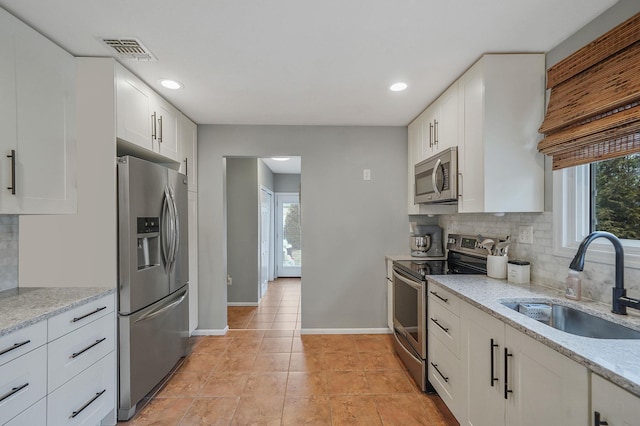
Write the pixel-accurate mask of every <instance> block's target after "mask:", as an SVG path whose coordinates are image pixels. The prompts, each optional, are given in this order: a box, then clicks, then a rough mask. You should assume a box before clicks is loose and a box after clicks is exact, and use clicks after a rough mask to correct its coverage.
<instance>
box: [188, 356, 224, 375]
mask: <svg viewBox="0 0 640 426" xmlns="http://www.w3.org/2000/svg"><path fill="white" fill-rule="evenodd" d="M221 357H222V353H193V354H191V355H190V356H188V357H187V358H185V360H184V362H183V363H182V365H181V366H180V369H179V370H178V371H179V372H180V373H200V372H201V373H211V372H212V371H213V369H214V367H215V366H216V364H217V363H218V361H220V358H221Z"/></svg>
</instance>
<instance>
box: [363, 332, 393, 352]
mask: <svg viewBox="0 0 640 426" xmlns="http://www.w3.org/2000/svg"><path fill="white" fill-rule="evenodd" d="M354 337H355V339H354V341H355V344H356V347H357V348H358V351H359V352H393V342H392V340H391V339H393V337H392V336H391V335H390V334H364V335H356V336H354Z"/></svg>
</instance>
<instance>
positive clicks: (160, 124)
mask: <svg viewBox="0 0 640 426" xmlns="http://www.w3.org/2000/svg"><path fill="white" fill-rule="evenodd" d="M158 126H159V127H160V131H159V132H158V142H160V143H162V116H160V117H158Z"/></svg>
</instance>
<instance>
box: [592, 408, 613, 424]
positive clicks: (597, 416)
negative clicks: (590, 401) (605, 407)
mask: <svg viewBox="0 0 640 426" xmlns="http://www.w3.org/2000/svg"><path fill="white" fill-rule="evenodd" d="M608 424H609V423H607V422H605V421H604V420H600V412H599V411H594V412H593V425H594V426H607V425H608Z"/></svg>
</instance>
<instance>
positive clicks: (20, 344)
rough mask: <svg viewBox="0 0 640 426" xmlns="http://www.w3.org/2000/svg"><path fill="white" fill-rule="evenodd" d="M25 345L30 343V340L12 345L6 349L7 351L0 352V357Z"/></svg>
mask: <svg viewBox="0 0 640 426" xmlns="http://www.w3.org/2000/svg"><path fill="white" fill-rule="evenodd" d="M27 343H31V340H25V341H24V342H20V343H14V344H13V346H11V347H8V348H7V349H3V350H2V351H0V355H4V354H6V353H7V352H11V351H12V350H14V349H18V348H19V347H22V346H24V345H26V344H27Z"/></svg>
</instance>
